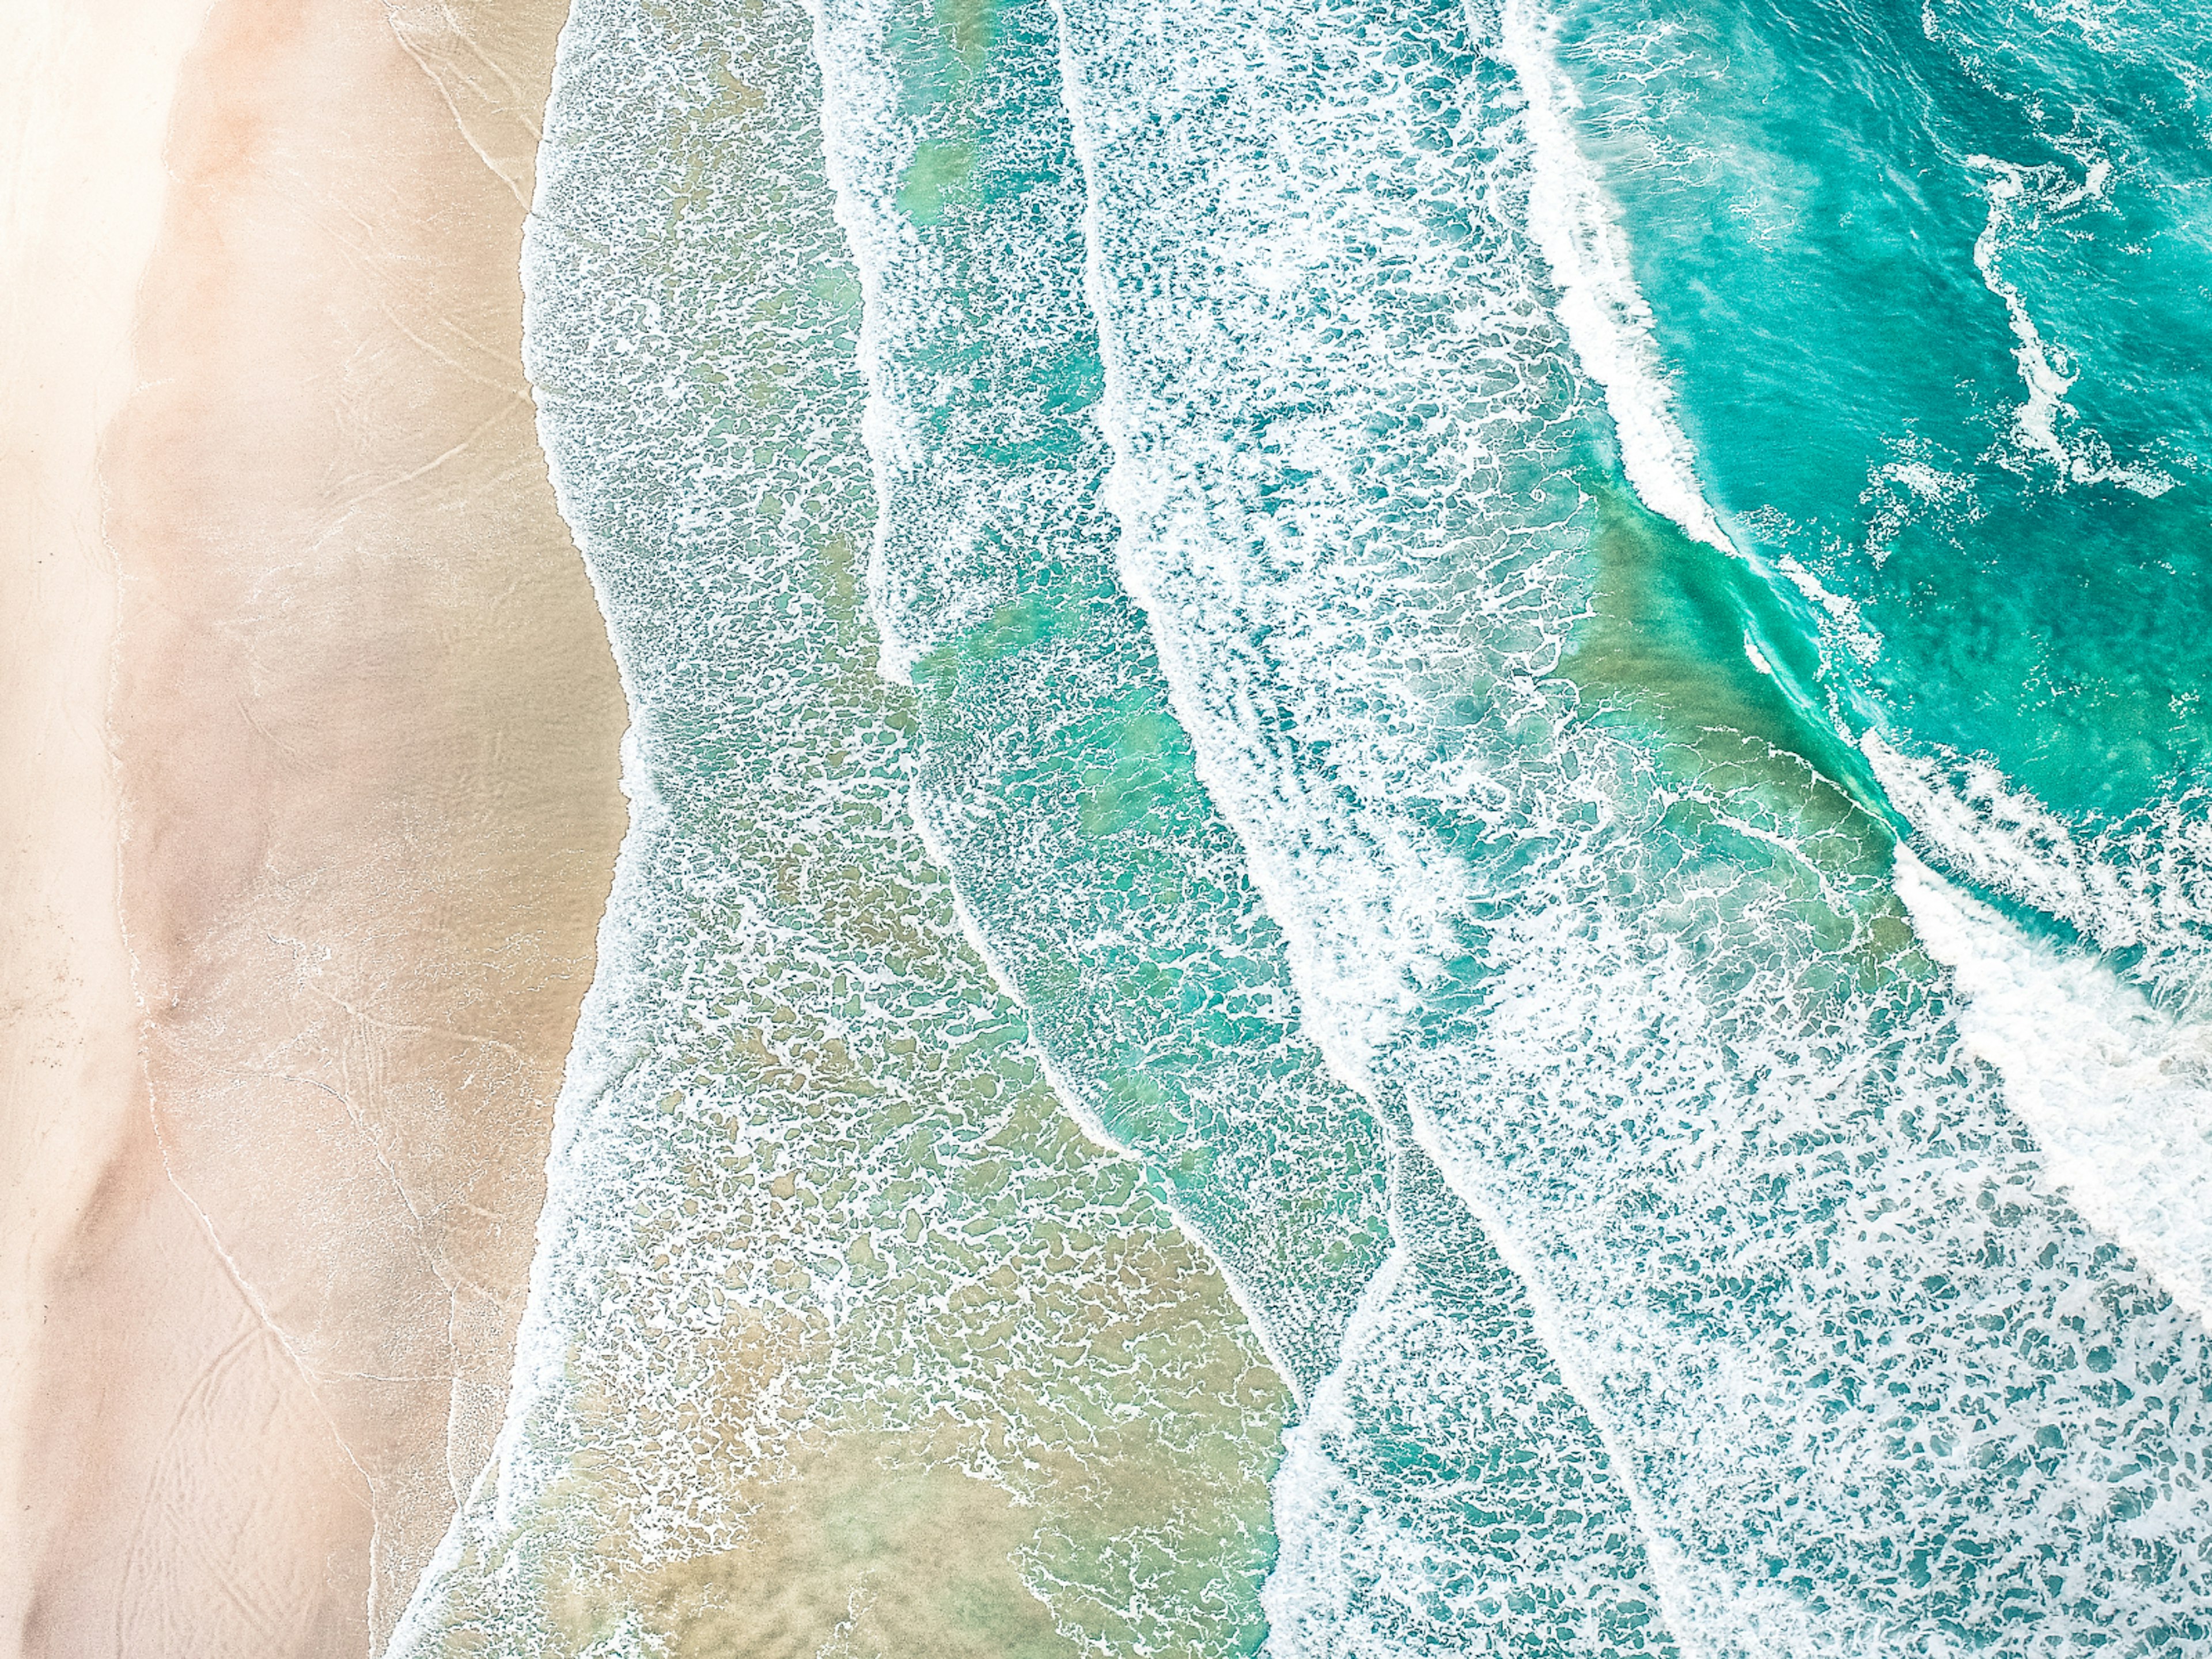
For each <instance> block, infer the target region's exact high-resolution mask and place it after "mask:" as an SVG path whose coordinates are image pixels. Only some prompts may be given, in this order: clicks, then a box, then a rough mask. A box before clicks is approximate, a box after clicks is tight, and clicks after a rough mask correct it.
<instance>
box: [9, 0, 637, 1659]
mask: <svg viewBox="0 0 2212 1659" xmlns="http://www.w3.org/2000/svg"><path fill="white" fill-rule="evenodd" d="M563 9H564V8H563V7H562V5H561V4H560V3H558V0H528V3H523V4H513V3H508V4H499V5H494V4H481V5H473V6H472V5H468V4H457V5H443V6H440V5H425V6H421V7H408V6H401V7H398V8H393V9H387V8H386V6H385V5H383V4H381V3H379V0H216V4H214V5H213V6H212V7H211V8H209V7H206V6H204V5H203V4H201V3H197V0H195V3H192V4H190V5H167V4H162V3H156V0H140V3H136V4H130V3H112V4H105V5H95V6H90V7H87V6H70V7H68V8H64V7H62V6H61V5H60V4H59V3H58V0H55V3H54V4H53V5H52V7H51V9H40V7H37V6H33V8H31V9H30V11H29V13H28V14H27V15H23V14H19V15H18V16H17V17H16V18H15V19H11V21H10V22H9V24H8V25H7V26H5V27H7V28H8V29H9V30H10V31H15V32H16V33H21V36H22V40H21V42H20V43H17V44H19V45H20V46H21V50H18V51H15V52H11V53H10V54H9V69H8V71H7V72H8V73H9V74H10V75H15V76H24V77H27V82H28V83H29V84H31V85H33V86H34V87H35V88H36V90H37V96H36V97H33V98H28V99H27V100H25V102H24V103H23V105H22V106H21V107H23V108H24V109H25V111H26V112H27V118H26V119H25V120H23V121H22V122H21V124H20V125H19V130H17V131H11V132H10V133H9V135H8V137H9V143H11V144H13V145H14V146H15V155H14V157H13V158H12V159H14V160H15V165H14V167H12V168H11V170H10V176H9V191H10V199H9V215H10V220H9V228H10V229H11V231H16V232H18V233H19V234H18V235H17V236H15V237H11V239H10V246H9V256H8V257H9V261H10V266H9V290H8V291H9V300H10V301H11V306H12V309H11V311H10V313H9V318H8V339H9V358H8V362H7V373H8V375H9V385H10V387H11V391H12V392H13V393H14V396H13V397H12V398H11V401H10V404H9V411H8V416H7V419H8V423H9V446H8V451H7V459H8V464H9V467H10V469H11V471H12V472H13V473H14V474H15V477H16V480H17V482H18V483H19V488H20V489H22V491H23V492H24V493H25V494H26V495H27V496H28V498H29V499H31V500H33V501H34V502H36V503H37V508H38V510H37V511H36V512H35V513H33V514H31V515H29V517H28V518H27V520H25V521H24V522H25V526H26V532H27V533H25V534H24V535H23V536H22V537H21V538H20V540H11V541H10V542H9V543H8V544H7V545H6V550H5V556H6V558H7V560H8V566H7V568H8V569H9V574H10V576H11V578H13V579H14V580H12V581H11V589H14V590H15V591H16V592H20V593H21V599H20V600H19V602H18V603H16V604H15V605H12V606H11V607H10V609H9V615H8V617H7V619H6V623H5V626H7V627H8V628H9V629H10V632H11V640H10V644H11V647H14V648H12V649H11V650H10V651H9V653H8V658H7V663H6V667H5V672H6V673H7V674H8V677H9V678H7V680H6V682H5V691H4V695H5V696H6V697H7V699H8V702H7V708H8V712H9V719H8V720H7V721H5V722H4V723H0V727H4V730H5V731H6V733H7V736H6V738H5V740H6V741H7V742H9V743H10V744H14V745H15V746H16V747H15V751H14V752H11V753H10V755H9V757H8V758H9V761H10V763H12V766H13V769H14V771H15V775H20V776H25V777H27V778H29V779H30V780H32V781H33V784H34V787H33V788H30V789H28V790H26V791H23V792H21V793H19V794H17V795H15V797H13V798H12V799H10V800H9V802H8V804H7V805H6V807H5V808H4V809H0V810H4V811H6V812H7V813H8V814H9V817H8V818H7V820H6V822H5V824H4V829H5V832H6V842H5V848H4V850H5V853H6V855H7V859H8V863H7V866H6V871H5V879H6V883H7V897H8V899H9V902H10V904H11V906H12V907H13V915H15V917H17V918H21V922H20V923H19V925H17V926H16V927H14V928H12V929H11V930H10V933H9V939H8V946H7V950H8V954H7V956H6V958H5V961H4V963H0V971H4V983H0V994H4V997H5V1004H4V1006H5V1008H6V1011H7V1013H8V1017H9V1018H8V1026H7V1030H6V1035H5V1037H4V1040H0V1065H3V1066H4V1072H0V1078H4V1087H5V1091H6V1093H5V1097H4V1103H5V1116H4V1120H0V1133H4V1134H5V1135H6V1137H7V1139H8V1145H7V1148H6V1151H7V1154H8V1157H7V1162H6V1169H7V1171H8V1176H7V1178H8V1181H9V1187H8V1188H7V1191H8V1194H9V1229H8V1237H9V1249H10V1250H11V1252H13V1253H14V1261H13V1264H12V1265H13V1268H14V1271H13V1272H12V1273H11V1274H10V1276H9V1280H8V1290H9V1297H10V1299H9V1302H8V1304H7V1305H6V1307H5V1310H4V1316H5V1317H6V1318H7V1319H8V1320H9V1322H10V1325H9V1333H8V1334H9V1338H10V1340H9V1342H8V1343H7V1345H6V1348H7V1352H8V1353H9V1356H10V1358H9V1370H8V1371H7V1372H6V1375H5V1394H4V1396H0V1408H4V1409H5V1410H6V1411H7V1412H8V1413H9V1424H10V1444H11V1446H12V1447H14V1448H16V1449H20V1454H21V1455H19V1456H18V1457H16V1458H14V1459H11V1462H10V1466H9V1471H8V1475H7V1479H8V1480H9V1486H8V1489H7V1491H6V1493H5V1497H6V1500H7V1501H6V1513H7V1515H8V1516H9V1524H10V1525H11V1526H12V1527H13V1528H15V1536H13V1537H12V1538H10V1539H9V1543H10V1544H12V1545H13V1546H15V1547H13V1548H10V1549H9V1551H8V1565H7V1566H6V1568H5V1569H4V1571H6V1572H8V1573H9V1575H10V1579H11V1580H12V1582H9V1583H6V1584H4V1585H0V1589H4V1591H5V1595H4V1605H5V1606H6V1607H7V1608H9V1610H10V1611H9V1617H10V1618H11V1619H13V1620H15V1622H14V1623H13V1624H12V1625H11V1626H7V1627H4V1629H0V1639H4V1640H5V1641H7V1642H8V1643H9V1644H10V1646H11V1648H12V1649H13V1650H18V1651H22V1652H26V1653H33V1654H40V1655H55V1656H61V1655H68V1656H72V1659H76V1656H87V1655H94V1654H106V1653H115V1654H118V1655H120V1654H130V1655H132V1656H152V1655H170V1654H175V1655H179V1656H183V1655H192V1656H201V1655H207V1656H228V1655H234V1654H235V1655H239V1656H248V1655H252V1656H270V1655H277V1654H288V1653H296V1654H302V1655H305V1654H316V1655H324V1654H343V1653H347V1652H363V1651H368V1650H373V1649H374V1647H375V1646H377V1645H379V1644H380V1642H381V1640H382V1638H383V1636H384V1634H385V1633H386V1632H387V1631H388V1629H389V1627H390V1625H391V1622H392V1620H393V1619H394V1618H396V1616H397V1614H398V1611H399V1608H400V1607H401V1606H402V1605H403V1604H404V1601H405V1598H406V1596H407V1595H408V1594H409V1592H410V1590H411V1589H412V1586H413V1583H414V1581H415V1578H416V1575H417V1574H418V1573H419V1571H420V1570H421V1567H422V1564H423V1562H424V1561H425V1560H426V1559H427V1558H428V1554H429V1553H430V1551H431V1550H432V1549H433V1548H435V1545H436V1543H437V1541H438V1539H439V1537H440V1536H441V1534H442V1532H443V1530H444V1528H445V1527H446V1524H447V1519H448V1517H449V1516H450V1515H451V1513H452V1510H453V1506H454V1504H455V1502H456V1501H457V1498H458V1497H459V1495H460V1494H461V1493H463V1492H465V1491H466V1490H467V1487H468V1486H469V1485H470V1483H471V1481H473V1480H474V1479H475V1477H476V1475H477V1472H478V1470H479V1469H480V1468H481V1467H482V1466H483V1462H484V1459H485V1457H486V1455H487V1454H488V1452H489V1445H490V1439H491V1437H492V1435H493V1433H494V1432H495V1429H496V1426H497V1423H498V1420H499V1416H500V1413H501V1407H502V1403H503V1397H504V1390H505V1385H506V1380H507V1368H508V1361H509V1358H510V1354H511V1349H512V1342H513V1329H514V1325H515V1321H516V1319H517V1317H518V1316H519V1315H520V1310H521V1305H522V1300H523V1295H524V1291H525V1286H526V1278H527V1273H528V1269H529V1263H530V1259H531V1254H532V1228H533V1225H534V1222H535V1218H536V1215H537V1212H538V1206H539V1202H540V1199H541V1196H542V1186H543V1164H544V1153H545V1148H546V1143H547V1137H548V1133H549V1131H550V1113H551V1104H552V1100H553V1097H554V1094H555V1091H556V1088H557V1086H558V1082H559V1078H560V1074H561V1068H562V1061H563V1060H564V1057H565V1055H566V1053H567V1049H568V1040H569V1036H570V1033H571V1031H572V1030H573V1026H574V1018H575V1012H576V1007H577V1004H578V1002H579V1000H580V998H581V996H582V994H583V991H584V989H585V987H586V984H587V983H588V981H589V979H590V975H591V971H592V945H593V936H594V933H595V930H596V927H597V923H598V920H599V912H600V909H601V907H602V905H603V903H604V901H605V893H606V888H607V883H608V879H609V876H610V872H611V865H612V860H613V854H614V851H615V848H616V844H617V840H618V838H619V836H620V834H621V831H622V828H623V820H624V814H623V803H622V800H621V798H620V795H619V793H618V792H617V787H616V778H617V745H618V741H619V737H620V733H621V730H622V726H623V706H622V701H621V696H620V691H619V688H618V686H617V683H616V679H615V675H614V671H613V668H612V665H611V661H610V659H609V657H608V653H607V648H606V643H605V632H604V629H603V628H602V625H601V623H600V619H599V614H598V611H597V609H596V607H595V606H594V605H593V603H592V595H591V592H590V590H589V586H588V584H587V583H586V579H585V575H584V572H583V569H582V566H581V563H580V560H579V558H578V556H577V555H576V553H575V551H574V547H573V545H572V544H571V543H570V541H569V539H568V534H567V532H566V529H565V527H564V526H562V523H561V521H560V519H559V517H558V515H557V513H556V511H555V508H554V505H553V501H552V495H551V490H550V485H549V483H548V482H547V479H546V477H545V471H544V460H543V458H542V456H541V454H540V453H539V451H538V446H537V442H536V438H535V433H534V429H533V425H532V408H531V404H530V399H529V395H528V390H527V387H526V385H525V383H524V381H523V379H522V374H521V369H520V307H521V294H520V282H519V278H518V276H517V271H516V264H517V258H518V256H519V251H520V238H521V230H522V220H523V216H524V212H525V210H526V203H527V200H528V195H529V189H530V173H531V161H532V155H533V152H534V148H535V144H536V120H537V117H538V112H539V110H540V109H541V107H542V105H543V101H544V94H545V89H546V86H547V83H548V80H549V78H550V70H551V62H552V52H553V46H554V40H555V37H556V31H557V29H558V27H559V24H560V21H561V17H562V11H563ZM24 228H28V229H29V230H30V231H32V232H33V233H35V234H33V235H31V236H29V237H28V238H25V237H23V236H22V235H21V234H20V233H21V231H22V230H23V229H24ZM19 249H20V250H21V251H20V252H19ZM88 369H89V370H90V372H89V373H88V372H87V370H88Z"/></svg>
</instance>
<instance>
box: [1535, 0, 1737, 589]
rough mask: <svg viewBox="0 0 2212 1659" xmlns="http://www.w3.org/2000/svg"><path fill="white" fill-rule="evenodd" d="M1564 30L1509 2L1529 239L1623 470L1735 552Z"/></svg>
mask: <svg viewBox="0 0 2212 1659" xmlns="http://www.w3.org/2000/svg"><path fill="white" fill-rule="evenodd" d="M1557 28H1558V25H1557V22H1556V21H1554V20H1552V19H1549V18H1547V16H1546V15H1545V12H1544V9H1543V7H1542V6H1541V3H1540V0H1504V7H1503V10H1502V12H1501V15H1500V17H1499V20H1498V54H1499V56H1500V57H1502V58H1504V60H1505V61H1506V62H1507V63H1508V64H1511V65H1512V66H1513V73H1514V75H1515V76H1516V77H1517V78H1518V80H1519V82H1520V85H1521V90H1522V94H1523V95H1524V96H1525V97H1526V98H1527V100H1528V107H1527V110H1526V112H1525V114H1524V120H1525V122H1526V125H1527V131H1528V143H1529V145H1530V148H1531V149H1532V150H1533V152H1534V156H1533V163H1534V164H1533V167H1532V169H1531V177H1530V181H1529V185H1528V232H1529V234H1530V235H1531V236H1532V237H1533V238H1534V240H1535V243H1536V246H1538V247H1540V248H1541V250H1542V251H1543V255H1544V260H1545V263H1546V264H1547V265H1548V266H1549V267H1550V268H1551V276H1552V281H1553V283H1554V284H1555V285H1556V286H1557V287H1558V289H1559V321H1560V323H1561V324H1562V325H1564V326H1565V329H1566V331H1567V337H1568V338H1569V339H1571V341H1573V343H1574V348H1575V355H1576V356H1577V358H1579V359H1580V360H1581V362H1582V366H1583V368H1584V369H1585V370H1586V371H1587V372H1588V373H1589V376H1590V378H1591V379H1593V380H1595V381H1596V382H1597V383H1598V384H1599V385H1600V386H1602V387H1603V388H1604V389H1605V403H1606V409H1607V411H1608V412H1609V413H1610V414H1611V415H1612V416H1613V428H1614V430H1615V431H1616V432H1617V433H1618V434H1619V435H1620V459H1621V468H1622V471H1625V472H1626V473H1627V475H1628V481H1629V482H1630V483H1632V484H1634V485H1635V486H1636V493H1637V495H1638V496H1640V497H1642V499H1643V501H1644V505H1645V506H1646V507H1650V509H1651V510H1652V511H1653V512H1655V513H1662V514H1664V515H1665V516H1666V517H1668V518H1669V519H1672V520H1674V522H1675V524H1677V525H1679V526H1680V527H1681V529H1682V532H1683V533H1684V534H1685V535H1687V536H1690V537H1692V538H1695V539H1697V540H1699V541H1701V542H1704V543H1705V544H1706V545H1707V546H1709V547H1714V548H1717V549H1719V550H1721V551H1723V552H1724V553H1736V552H1738V551H1740V550H1739V549H1738V548H1737V547H1736V545H1735V542H1734V541H1733V540H1732V539H1731V538H1730V537H1729V534H1728V532H1726V531H1724V530H1723V529H1722V528H1721V526H1720V521H1719V520H1717V518H1715V517H1714V516H1713V510H1712V508H1711V506H1710V505H1709V504H1708V503H1707V502H1706V501H1705V491H1704V490H1703V489H1702V488H1701V487H1700V486H1699V483H1698V473H1697V457H1696V452H1695V450H1694V449H1693V447H1692V445H1691V443H1690V441H1689V439H1688V438H1687V437H1686V435H1684V433H1683V431H1682V427H1681V422H1680V420H1679V419H1678V418H1677V416H1675V413H1674V392H1673V389H1672V387H1671V386H1669V384H1668V372H1667V368H1666V365H1665V362H1664V361H1663V359H1662V355H1661V352H1660V349H1659V344H1658V341H1657V340H1656V337H1654V334H1653V325H1652V316H1651V307H1650V302H1649V301H1646V300H1645V298H1644V290H1643V288H1642V287H1641V285H1640V284H1638V282H1637V280H1636V273H1635V269H1634V267H1633V265H1632V264H1631V262H1630V256H1629V248H1628V238H1627V236H1626V234H1625V233H1624V232H1623V231H1622V229H1621V228H1620V214H1619V211H1618V210H1617V209H1616V208H1615V207H1614V206H1613V202H1612V200H1611V198H1610V197H1608V196H1607V192H1606V189H1605V185H1604V184H1603V182H1602V181H1601V179H1599V178H1598V176H1597V173H1596V170H1595V168H1593V167H1591V166H1590V165H1589V161H1587V160H1586V159H1585V158H1584V156H1583V151H1582V146H1581V144H1580V143H1578V142H1577V139H1576V137H1575V135H1574V131H1573V127H1572V125H1571V121H1572V114H1573V111H1574V110H1575V108H1576V107H1577V101H1578V100H1577V94H1576V92H1575V88H1574V85H1573V83H1572V82H1571V81H1569V80H1568V78H1567V76H1566V75H1565V72H1564V71H1563V70H1561V68H1560V67H1559V57H1558V54H1557V53H1556V52H1554V51H1553V44H1552V37H1553V35H1554V34H1555V33H1556V32H1557Z"/></svg>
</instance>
